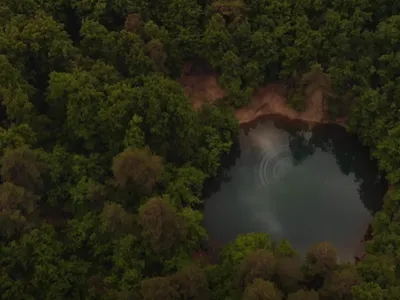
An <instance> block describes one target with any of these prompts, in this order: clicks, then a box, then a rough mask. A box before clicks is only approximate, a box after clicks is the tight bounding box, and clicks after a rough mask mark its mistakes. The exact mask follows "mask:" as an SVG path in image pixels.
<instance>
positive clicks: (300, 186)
mask: <svg viewBox="0 0 400 300" xmlns="http://www.w3.org/2000/svg"><path fill="white" fill-rule="evenodd" d="M318 130H319V131H318ZM246 131H247V130H246ZM325 131H326V132H325ZM239 141H240V150H241V155H240V158H239V159H237V160H236V163H235V166H234V167H232V168H231V169H230V171H229V175H230V180H229V181H228V182H226V183H222V184H221V186H220V190H219V191H218V192H216V193H214V194H213V195H212V196H211V197H210V198H209V199H207V200H206V203H205V225H206V227H207V229H208V230H209V234H210V236H211V237H212V238H213V239H214V240H218V241H219V242H221V243H225V242H228V241H230V240H232V239H234V238H235V237H236V236H237V234H240V233H248V232H266V233H269V234H271V236H272V237H273V238H275V239H282V238H285V239H288V240H289V241H290V242H291V243H292V245H293V246H294V247H295V248H296V249H297V250H298V251H299V252H300V253H304V252H305V251H306V250H307V249H308V248H309V247H310V246H311V245H312V244H314V243H317V242H321V241H329V242H331V243H333V244H334V245H335V246H336V248H337V249H338V252H339V254H340V257H341V258H342V259H352V258H353V257H354V255H355V254H356V252H357V249H358V248H359V245H360V240H362V237H363V235H364V233H365V231H366V229H367V227H368V224H369V222H370V221H371V219H372V215H371V212H370V211H369V210H374V209H375V206H376V205H378V206H379V204H377V203H379V202H380V199H381V197H382V196H383V193H384V191H385V189H386V186H385V183H384V181H383V180H382V178H381V177H380V176H378V174H377V171H376V167H375V165H374V162H372V161H371V160H370V159H369V156H368V153H367V151H366V149H365V148H363V147H362V146H361V145H359V143H358V142H357V141H356V140H355V139H354V138H353V137H350V136H349V135H348V134H346V132H344V131H343V130H342V129H341V128H335V127H329V128H328V129H327V130H325V129H324V128H320V129H317V130H316V131H314V132H313V133H312V132H310V131H308V130H302V131H297V132H294V133H293V132H291V133H289V132H288V131H286V130H283V129H278V128H277V127H276V126H275V125H274V122H272V121H262V122H260V123H259V124H258V125H257V126H256V127H255V128H251V129H249V130H248V132H245V131H244V130H243V131H242V132H241V134H240V137H239ZM365 188H367V189H368V190H367V191H364V190H365ZM366 195H369V198H368V197H367V196H366ZM371 197H375V198H371ZM361 198H363V199H361ZM364 198H365V199H364ZM369 206H370V207H369Z"/></svg>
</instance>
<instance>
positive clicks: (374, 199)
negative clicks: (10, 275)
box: [310, 125, 388, 214]
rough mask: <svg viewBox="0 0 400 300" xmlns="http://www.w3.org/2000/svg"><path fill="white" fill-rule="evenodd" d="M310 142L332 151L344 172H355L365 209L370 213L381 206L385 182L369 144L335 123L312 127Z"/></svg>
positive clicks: (321, 148)
mask: <svg viewBox="0 0 400 300" xmlns="http://www.w3.org/2000/svg"><path fill="white" fill-rule="evenodd" d="M310 143H311V144H313V146H314V147H315V148H319V149H320V150H322V151H324V152H330V153H332V154H333V155H334V156H335V158H336V163H337V164H338V166H339V168H340V170H341V172H342V173H343V174H345V175H349V174H350V173H353V174H354V176H355V180H356V182H357V183H358V193H359V196H360V199H361V200H362V202H363V204H364V206H365V208H366V209H368V210H369V211H370V212H371V213H372V214H374V213H375V212H377V211H379V210H380V209H381V207H382V199H383V196H384V194H385V192H386V190H387V187H388V183H387V181H386V179H385V177H384V175H383V174H382V173H381V172H379V170H378V164H377V162H376V160H374V159H372V158H371V154H370V150H369V148H368V147H365V146H364V145H362V144H361V142H360V141H359V140H358V139H357V137H356V136H355V135H352V134H349V133H348V132H347V131H346V130H345V129H344V128H342V127H340V126H338V125H318V126H315V127H314V128H313V130H312V138H311V139H310Z"/></svg>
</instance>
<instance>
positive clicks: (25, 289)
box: [0, 0, 400, 300]
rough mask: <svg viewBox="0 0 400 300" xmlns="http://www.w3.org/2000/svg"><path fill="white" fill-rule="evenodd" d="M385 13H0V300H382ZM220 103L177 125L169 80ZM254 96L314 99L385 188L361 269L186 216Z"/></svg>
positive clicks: (330, 6) (388, 99)
mask: <svg viewBox="0 0 400 300" xmlns="http://www.w3.org/2000/svg"><path fill="white" fill-rule="evenodd" d="M399 46H400V1H393V0H374V1H372V0H347V1H345V0H331V1H326V0H302V1H296V0H158V1H155V0H108V1H106V0H18V1H16V0H0V65H1V67H0V121H1V124H0V126H1V127H0V157H1V159H0V176H1V177H0V178H1V180H0V299H4V300H5V299H7V300H33V299H38V300H39V299H40V300H46V299H52V300H53V299H68V300H72V299H99V300H102V299H104V300H128V299H129V300H130V299H133V300H136V299H138V300H236V299H238V300H240V299H243V300H285V299H286V300H318V299H321V300H396V299H400V187H399V186H398V185H397V184H398V182H399V181H400V76H399V75H400V49H399ZM188 62H191V63H193V64H207V65H208V66H209V67H210V68H212V69H213V70H215V72H217V73H218V74H219V76H218V82H219V84H220V85H221V86H222V87H223V88H224V89H225V90H226V91H227V93H226V96H225V97H224V98H222V99H220V101H218V103H216V104H215V105H204V106H203V107H202V108H201V109H199V110H194V109H193V108H192V106H191V103H190V101H189V100H188V98H187V97H186V96H185V94H184V90H183V88H182V86H181V85H180V84H179V83H178V82H177V79H178V78H179V77H180V76H181V75H182V74H183V72H184V68H185V64H186V63H188ZM269 82H282V83H284V84H285V85H286V86H287V99H288V104H289V105H292V106H293V107H296V108H297V109H301V108H302V107H303V106H304V102H305V101H306V99H307V90H309V88H310V87H313V86H314V87H315V86H317V87H318V88H320V89H322V90H323V91H324V100H326V101H325V102H326V106H327V111H326V114H327V116H329V117H330V118H336V117H338V116H344V117H346V118H347V126H348V129H349V130H350V131H351V132H354V133H356V134H357V135H358V137H359V139H360V140H361V141H362V142H363V143H364V144H365V145H367V146H368V147H370V149H371V153H372V155H373V156H374V157H375V158H376V159H377V160H378V162H379V168H380V169H381V170H382V171H383V172H384V173H385V174H386V176H387V179H388V181H389V182H390V189H389V191H388V193H387V195H386V196H385V199H384V204H383V206H382V209H381V210H380V211H379V212H377V213H376V214H375V216H374V221H373V222H372V237H371V239H370V240H369V241H367V242H366V246H365V257H364V258H363V259H362V260H361V261H359V262H357V263H340V261H339V260H338V257H337V253H336V250H335V249H334V247H333V246H332V245H330V244H329V243H326V242H324V241H321V243H320V244H317V245H315V246H313V247H312V248H311V249H310V250H309V252H308V253H307V254H306V257H305V259H301V258H300V256H299V254H298V253H296V251H295V249H293V248H292V246H291V245H290V244H289V243H288V242H287V241H285V240H283V241H273V240H271V239H270V237H269V236H268V234H260V233H249V234H246V235H240V236H238V237H237V238H236V240H235V241H233V242H232V243H230V244H229V245H226V246H224V247H223V248H222V249H219V255H218V256H219V257H218V258H217V259H213V258H211V257H210V255H209V252H210V251H209V248H210V246H209V242H208V238H207V231H206V230H205V228H204V227H203V224H202V219H203V213H202V210H201V207H202V199H203V192H204V184H205V183H206V182H207V181H208V180H210V179H212V178H214V177H215V176H217V174H218V172H219V170H220V167H221V159H223V157H224V156H225V155H227V154H228V153H229V152H230V149H231V147H232V145H233V144H234V143H235V139H236V137H237V134H238V131H239V124H238V122H237V120H236V119H235V117H234V114H233V111H234V109H235V108H238V107H241V106H243V105H245V104H247V103H249V101H250V96H251V94H252V93H253V92H254V91H255V90H256V89H257V88H259V87H261V86H263V85H265V84H266V83H269Z"/></svg>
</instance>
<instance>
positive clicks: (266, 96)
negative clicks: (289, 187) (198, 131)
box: [178, 67, 345, 126]
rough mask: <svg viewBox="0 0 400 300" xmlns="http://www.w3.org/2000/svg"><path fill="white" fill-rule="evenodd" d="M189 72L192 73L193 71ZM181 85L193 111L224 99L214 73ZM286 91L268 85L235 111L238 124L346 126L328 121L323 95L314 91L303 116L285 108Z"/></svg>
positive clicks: (189, 78)
mask: <svg viewBox="0 0 400 300" xmlns="http://www.w3.org/2000/svg"><path fill="white" fill-rule="evenodd" d="M186 70H187V71H188V72H190V67H187V68H186ZM190 73H192V72H190ZM178 82H179V83H180V84H182V85H183V87H184V89H185V94H186V96H187V97H188V98H189V99H190V100H191V102H192V104H193V107H194V109H199V108H200V107H201V105H203V104H204V103H213V102H214V101H215V100H217V99H220V98H222V97H223V96H224V90H223V89H222V88H221V87H220V86H219V85H218V82H217V76H216V74H215V73H212V72H207V73H203V74H199V73H197V74H188V75H184V76H182V78H181V79H179V80H178ZM284 91H285V87H284V86H283V85H279V84H268V85H267V86H265V87H264V88H261V89H260V90H258V91H257V92H256V93H254V95H253V101H252V103H250V104H249V105H247V106H244V107H242V108H240V109H238V110H237V111H236V113H235V115H236V118H237V119H238V121H239V123H240V124H245V123H249V122H252V121H254V120H255V119H257V118H259V117H262V116H267V115H280V116H284V117H287V118H290V119H296V120H302V121H305V122H308V123H335V124H339V125H342V126H344V124H345V120H344V119H338V120H335V121H328V120H327V119H326V118H325V116H324V109H323V101H322V100H323V99H322V92H321V91H315V92H314V93H313V94H312V95H311V96H310V97H309V101H308V105H307V108H306V110H305V111H303V112H297V111H295V110H294V109H293V108H291V107H289V106H288V105H287V104H286V99H285V97H284V96H283V95H284Z"/></svg>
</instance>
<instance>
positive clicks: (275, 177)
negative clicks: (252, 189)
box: [258, 144, 293, 187]
mask: <svg viewBox="0 0 400 300" xmlns="http://www.w3.org/2000/svg"><path fill="white" fill-rule="evenodd" d="M292 168H293V156H292V153H291V150H290V147H289V145H288V144H284V145H279V146H277V147H276V146H275V147H273V148H272V149H271V150H270V151H268V150H267V151H265V152H264V154H263V157H262V160H261V163H260V165H259V169H258V175H259V179H260V182H261V185H262V186H264V187H267V186H271V185H272V184H274V183H276V182H278V181H279V180H280V179H282V178H283V177H284V176H285V175H286V174H287V173H288V172H289V170H290V169H292Z"/></svg>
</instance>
